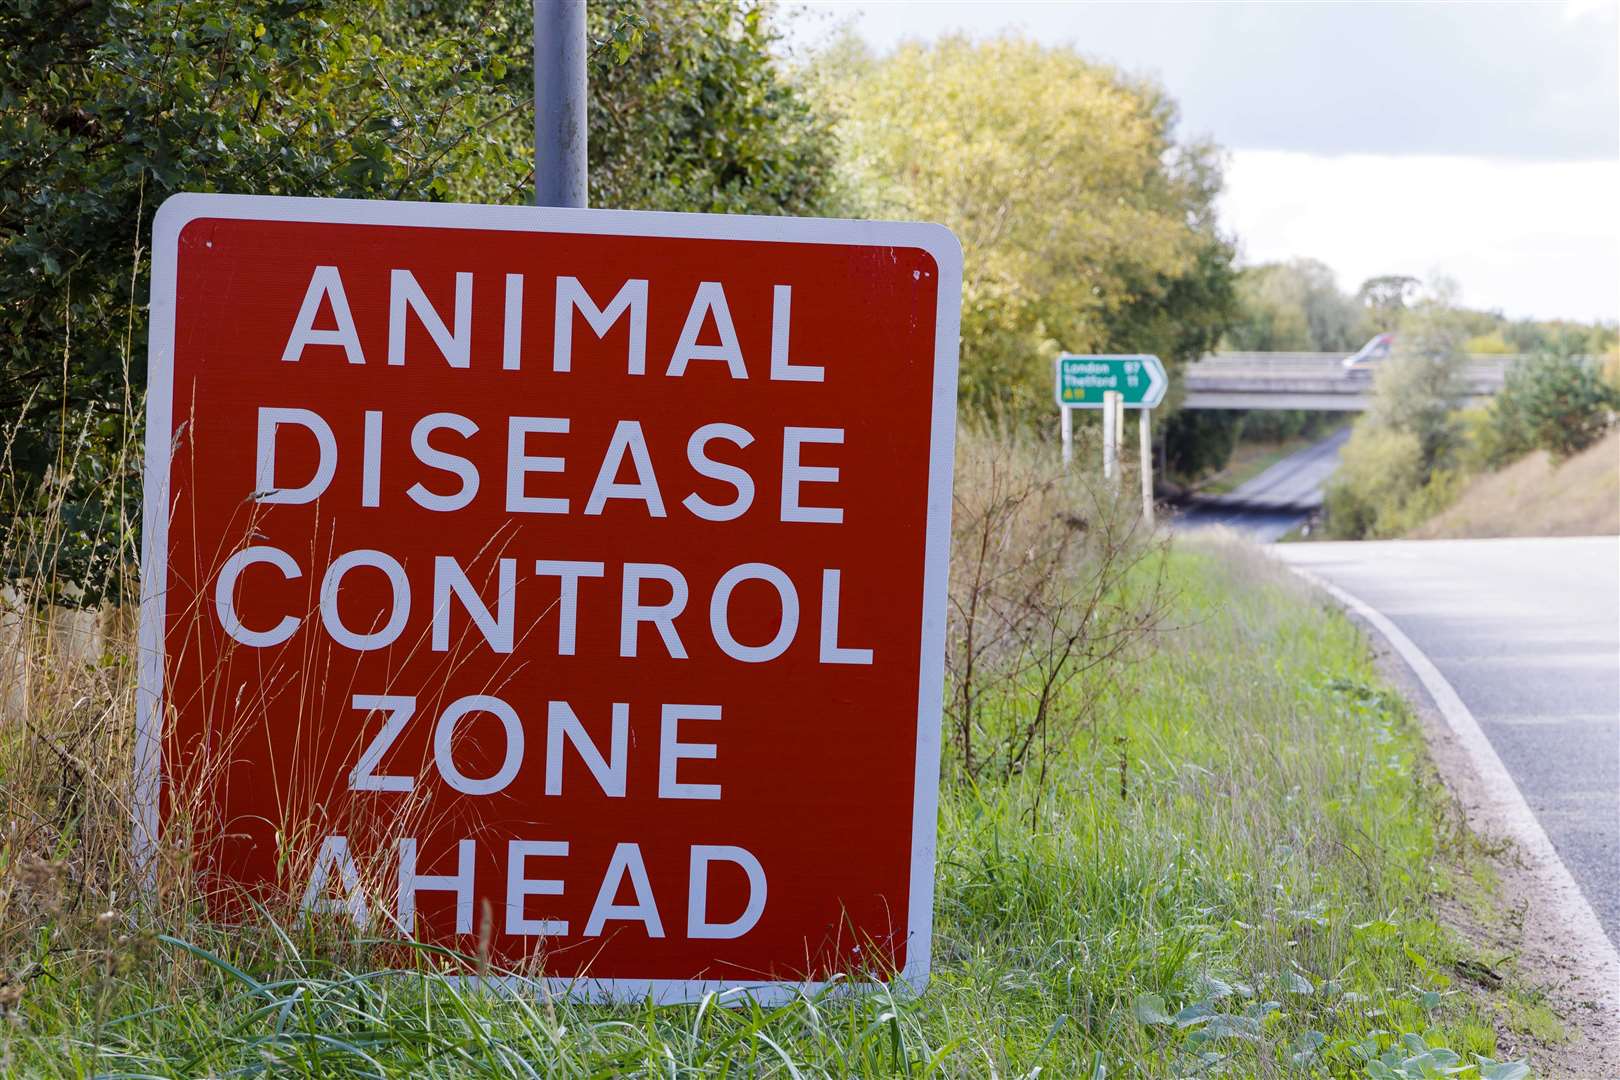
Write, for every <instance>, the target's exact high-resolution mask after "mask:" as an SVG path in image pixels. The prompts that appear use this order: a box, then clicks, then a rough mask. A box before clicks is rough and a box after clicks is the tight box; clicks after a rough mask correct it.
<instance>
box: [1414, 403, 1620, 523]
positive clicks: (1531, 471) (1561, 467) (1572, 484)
mask: <svg viewBox="0 0 1620 1080" xmlns="http://www.w3.org/2000/svg"><path fill="white" fill-rule="evenodd" d="M1616 533H1620V430H1616V431H1611V432H1609V434H1607V435H1605V436H1604V437H1603V438H1601V439H1599V440H1598V441H1597V442H1595V443H1593V444H1592V445H1591V446H1589V447H1587V448H1586V449H1585V450H1582V451H1581V452H1580V453H1578V454H1576V455H1574V456H1573V457H1570V458H1568V459H1566V460H1564V461H1554V460H1553V458H1552V456H1551V455H1550V454H1548V453H1547V451H1545V450H1537V451H1534V452H1533V453H1530V454H1527V455H1526V456H1524V457H1522V458H1520V459H1519V460H1518V461H1515V462H1513V463H1512V464H1510V465H1507V466H1504V467H1503V468H1502V469H1500V470H1499V471H1497V472H1492V473H1485V474H1483V475H1481V476H1477V477H1475V478H1473V479H1472V480H1470V481H1469V482H1468V484H1467V485H1466V486H1465V487H1464V488H1463V490H1462V493H1461V494H1460V495H1459V496H1458V497H1457V500H1456V502H1454V503H1452V504H1451V505H1450V506H1448V507H1447V508H1446V509H1444V510H1442V511H1441V512H1440V513H1438V514H1436V515H1435V516H1434V517H1432V518H1430V519H1429V520H1428V521H1426V522H1424V523H1423V524H1422V525H1419V526H1418V527H1417V528H1415V529H1413V530H1412V532H1411V533H1410V534H1409V535H1410V536H1411V537H1413V538H1414V539H1419V540H1429V539H1441V538H1466V537H1492V536H1613V535H1615V534H1616Z"/></svg>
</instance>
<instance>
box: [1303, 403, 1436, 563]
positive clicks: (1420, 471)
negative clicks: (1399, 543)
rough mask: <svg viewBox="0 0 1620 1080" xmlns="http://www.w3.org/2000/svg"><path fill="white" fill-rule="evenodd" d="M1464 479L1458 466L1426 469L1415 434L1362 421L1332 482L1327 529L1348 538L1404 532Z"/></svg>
mask: <svg viewBox="0 0 1620 1080" xmlns="http://www.w3.org/2000/svg"><path fill="white" fill-rule="evenodd" d="M1462 480H1463V473H1462V472H1461V471H1460V470H1457V469H1449V468H1441V469H1434V470H1430V469H1428V468H1426V467H1425V465H1424V462H1423V449H1422V445H1421V442H1420V440H1419V438H1418V436H1417V435H1415V434H1413V433H1412V432H1409V431H1394V430H1392V429H1390V428H1385V427H1378V426H1374V425H1370V424H1358V425H1356V427H1355V429H1354V430H1353V431H1352V432H1351V434H1350V439H1349V441H1348V442H1346V443H1345V446H1344V451H1343V453H1342V454H1341V455H1340V458H1339V469H1338V471H1337V472H1336V473H1334V476H1333V480H1332V482H1330V483H1329V484H1328V488H1327V492H1326V496H1325V499H1324V518H1325V522H1324V523H1325V526H1326V529H1327V532H1328V534H1329V535H1330V536H1333V537H1336V538H1338V539H1344V540H1364V539H1367V540H1371V539H1381V538H1384V537H1391V536H1400V535H1401V534H1403V533H1405V532H1407V531H1408V530H1410V529H1412V528H1415V527H1416V526H1418V525H1420V524H1422V523H1423V522H1424V521H1426V520H1428V518H1430V517H1431V516H1433V515H1434V514H1437V513H1439V512H1440V511H1441V510H1443V509H1445V507H1446V506H1447V505H1448V504H1449V503H1450V502H1451V501H1452V499H1454V498H1455V497H1456V495H1457V493H1458V491H1459V489H1460V488H1461V485H1462Z"/></svg>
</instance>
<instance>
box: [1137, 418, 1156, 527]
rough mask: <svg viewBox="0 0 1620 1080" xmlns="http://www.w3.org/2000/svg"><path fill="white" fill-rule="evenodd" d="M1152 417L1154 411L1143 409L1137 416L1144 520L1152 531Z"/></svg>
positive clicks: (1138, 457)
mask: <svg viewBox="0 0 1620 1080" xmlns="http://www.w3.org/2000/svg"><path fill="white" fill-rule="evenodd" d="M1152 415H1153V410H1152V409H1143V410H1142V411H1141V412H1140V413H1138V414H1137V417H1138V419H1139V421H1140V422H1139V424H1138V426H1137V432H1138V434H1139V435H1140V437H1141V438H1140V440H1139V442H1138V443H1137V451H1136V453H1137V462H1138V465H1139V467H1140V468H1141V472H1142V520H1143V521H1145V522H1147V525H1148V528H1150V529H1151V528H1152V527H1153V430H1152V428H1151V427H1149V418H1150V417H1151V416H1152Z"/></svg>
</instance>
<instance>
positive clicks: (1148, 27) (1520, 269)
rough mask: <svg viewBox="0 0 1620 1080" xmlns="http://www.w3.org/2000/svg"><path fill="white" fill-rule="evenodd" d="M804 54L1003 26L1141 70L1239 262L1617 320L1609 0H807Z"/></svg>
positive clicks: (1617, 187)
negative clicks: (1208, 167)
mask: <svg viewBox="0 0 1620 1080" xmlns="http://www.w3.org/2000/svg"><path fill="white" fill-rule="evenodd" d="M797 6H798V7H799V8H800V9H801V10H800V11H799V13H798V14H797V15H796V16H795V17H794V19H793V20H792V24H791V25H792V34H793V38H794V41H795V44H800V45H804V46H808V47H813V46H814V45H815V43H816V42H818V41H820V40H824V39H825V37H826V36H827V35H828V34H830V33H832V32H833V31H834V30H835V29H836V28H837V27H839V26H842V25H845V24H847V25H849V26H851V27H852V28H853V29H854V31H855V32H856V33H858V34H860V36H861V37H863V38H865V39H866V40H867V41H868V42H869V43H870V44H871V45H873V46H874V47H875V48H877V49H879V50H887V49H890V48H892V47H893V46H894V45H896V44H897V43H899V42H900V41H902V40H907V39H924V40H927V39H932V38H935V37H938V36H939V35H941V34H945V33H950V32H954V31H964V32H967V33H970V34H973V35H976V36H986V35H990V34H995V33H999V32H1004V31H1016V32H1020V33H1023V34H1024V35H1026V36H1028V37H1031V38H1034V39H1036V40H1038V41H1041V42H1044V43H1048V44H1054V45H1055V44H1067V45H1072V46H1073V47H1074V48H1076V49H1078V50H1079V51H1080V52H1081V53H1082V54H1084V55H1086V56H1087V57H1090V58H1092V59H1095V60H1101V61H1105V62H1107V63H1110V64H1113V65H1114V66H1116V67H1119V68H1121V69H1123V70H1125V71H1127V72H1130V73H1131V74H1135V75H1150V76H1152V77H1154V78H1156V79H1157V80H1158V81H1159V82H1160V83H1162V84H1163V85H1164V86H1165V88H1166V89H1167V90H1168V91H1169V92H1170V94H1171V96H1172V97H1174V98H1175V99H1176V100H1177V101H1178V102H1179V103H1180V106H1181V126H1180V131H1181V133H1182V135H1183V136H1187V137H1198V136H1209V137H1210V138H1212V139H1214V140H1215V141H1216V142H1217V143H1219V144H1220V145H1221V146H1223V147H1224V148H1226V150H1227V153H1228V158H1227V171H1226V192H1225V194H1224V196H1223V198H1222V204H1221V211H1222V220H1223V223H1224V227H1225V228H1226V229H1227V230H1228V231H1229V232H1231V233H1233V234H1234V235H1235V236H1236V238H1237V240H1238V243H1239V251H1240V259H1241V260H1242V261H1243V262H1244V263H1257V262H1268V261H1271V260H1275V259H1287V258H1293V257H1300V256H1304V257H1310V258H1315V259H1319V260H1321V261H1322V262H1324V263H1326V264H1327V265H1328V266H1330V267H1332V268H1333V270H1334V271H1335V273H1336V274H1337V275H1338V277H1339V282H1340V285H1341V287H1343V288H1345V289H1347V290H1353V289H1354V288H1355V287H1356V286H1357V285H1359V284H1360V283H1361V282H1362V281H1363V280H1364V279H1366V278H1368V277H1371V276H1373V275H1375V274H1390V273H1401V274H1411V275H1414V276H1416V277H1420V278H1424V279H1426V280H1427V279H1432V278H1433V277H1434V276H1436V275H1444V276H1446V277H1449V278H1451V279H1453V280H1454V281H1455V282H1456V284H1457V285H1458V287H1459V289H1460V292H1461V300H1462V302H1463V303H1465V304H1467V305H1469V306H1471V307H1479V308H1486V309H1492V308H1494V309H1499V310H1501V311H1503V312H1505V313H1506V314H1508V315H1510V316H1513V317H1531V318H1572V319H1582V320H1590V319H1605V320H1620V0H1573V2H1563V0H1548V2H1544V3H1480V2H1476V3H1432V2H1430V3H1371V2H1362V3H1318V4H1289V3H1239V2H1222V3H1198V4H1194V3H1069V2H1059V0H1051V2H1044V3H1042V2H1031V0H996V2H985V0H974V2H949V0H801V2H800V3H799V4H798V5H797Z"/></svg>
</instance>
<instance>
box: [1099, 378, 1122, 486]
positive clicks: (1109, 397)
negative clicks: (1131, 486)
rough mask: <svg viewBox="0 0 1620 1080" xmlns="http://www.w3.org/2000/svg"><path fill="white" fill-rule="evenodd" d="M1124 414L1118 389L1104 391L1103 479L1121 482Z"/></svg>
mask: <svg viewBox="0 0 1620 1080" xmlns="http://www.w3.org/2000/svg"><path fill="white" fill-rule="evenodd" d="M1123 415H1124V410H1123V409H1122V408H1121V405H1120V396H1119V391H1118V390H1104V391H1103V479H1104V480H1107V481H1109V482H1110V483H1118V482H1119V427H1120V424H1119V418H1120V417H1121V416H1123Z"/></svg>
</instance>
